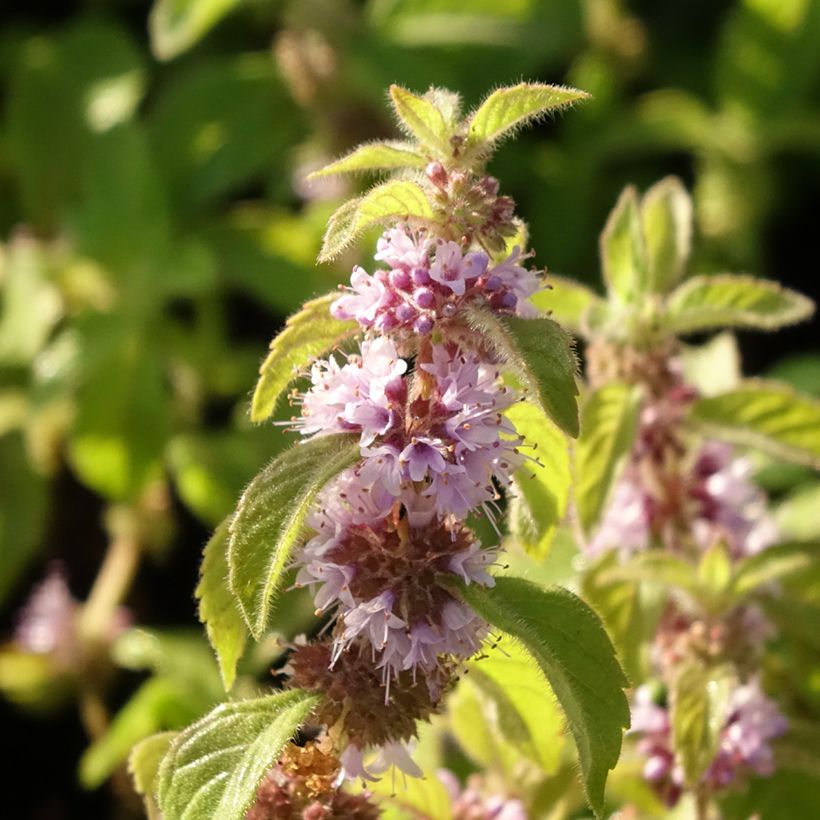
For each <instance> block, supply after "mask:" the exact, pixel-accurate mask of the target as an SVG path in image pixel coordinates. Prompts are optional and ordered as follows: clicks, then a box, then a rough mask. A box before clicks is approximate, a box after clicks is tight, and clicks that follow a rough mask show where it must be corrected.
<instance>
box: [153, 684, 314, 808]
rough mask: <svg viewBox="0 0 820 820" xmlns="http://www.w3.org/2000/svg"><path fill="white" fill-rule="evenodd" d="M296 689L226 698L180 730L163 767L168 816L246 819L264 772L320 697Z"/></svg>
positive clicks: (163, 805) (161, 795)
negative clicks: (228, 700) (233, 700)
mask: <svg viewBox="0 0 820 820" xmlns="http://www.w3.org/2000/svg"><path fill="white" fill-rule="evenodd" d="M318 700H319V699H318V697H316V696H315V695H311V694H309V693H307V692H305V691H302V690H299V689H294V690H292V691H289V692H280V693H277V694H275V695H270V696H268V697H264V698H258V699H256V700H244V701H239V702H237V703H223V704H221V705H220V706H217V707H216V709H214V710H213V711H212V712H210V713H208V714H207V715H205V717H203V718H201V719H200V720H198V721H197V722H196V723H194V724H192V725H191V726H189V727H188V728H187V729H185V731H183V732H181V733H180V734H179V735H178V736H177V737H176V738H175V739H174V741H173V742H172V743H171V747H170V749H169V750H168V753H167V754H166V755H165V757H164V758H163V760H162V764H161V765H160V770H159V789H158V795H157V796H158V798H159V806H160V809H161V810H162V814H163V817H164V819H165V820H200V819H201V818H205V817H218V818H220V820H243V818H244V817H245V812H246V811H247V810H248V808H249V807H250V805H251V803H252V802H253V799H254V797H255V795H256V791H257V789H258V788H259V783H260V782H261V780H262V778H263V777H264V775H265V772H266V771H267V770H268V769H269V768H270V767H271V766H272V765H273V764H274V763H275V762H276V760H277V758H278V757H279V754H280V752H281V751H282V749H283V748H284V746H285V744H286V743H287V742H288V741H289V740H290V739H291V738H292V737H293V735H294V734H295V733H296V731H297V730H298V729H299V727H300V726H301V725H302V723H303V722H304V720H305V718H307V716H308V715H309V714H310V712H311V710H312V709H313V708H314V707H315V706H316V704H317V703H318Z"/></svg>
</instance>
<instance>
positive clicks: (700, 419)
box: [690, 379, 820, 468]
mask: <svg viewBox="0 0 820 820" xmlns="http://www.w3.org/2000/svg"><path fill="white" fill-rule="evenodd" d="M690 418H691V419H692V421H694V422H695V423H696V424H697V425H698V426H699V427H701V428H702V429H703V430H704V431H705V432H706V433H708V434H709V435H713V436H715V437H716V438H720V439H724V440H725V441H729V442H732V443H735V444H740V445H746V446H749V447H756V448H758V449H760V450H762V451H763V452H765V453H769V454H770V455H773V456H775V457H776V458H782V459H785V460H787V461H794V462H797V463H798V464H805V465H807V466H809V467H815V468H820V401H818V400H817V399H814V398H811V397H810V396H805V395H802V394H800V393H798V392H796V391H795V390H793V389H792V388H791V387H789V386H787V385H785V384H780V383H778V382H770V381H764V380H762V379H749V380H746V381H744V382H742V383H741V384H740V385H739V386H738V387H736V388H734V389H733V390H730V391H729V392H727V393H722V394H720V395H718V396H711V397H704V398H700V399H698V400H697V401H696V402H695V403H694V405H693V406H692V409H691V414H690Z"/></svg>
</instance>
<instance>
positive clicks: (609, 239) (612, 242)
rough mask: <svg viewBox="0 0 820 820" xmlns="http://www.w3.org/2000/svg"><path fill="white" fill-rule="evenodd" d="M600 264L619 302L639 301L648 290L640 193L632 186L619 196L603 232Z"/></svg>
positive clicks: (611, 290)
mask: <svg viewBox="0 0 820 820" xmlns="http://www.w3.org/2000/svg"><path fill="white" fill-rule="evenodd" d="M601 266H602V268H603V273H604V281H605V282H606V284H607V288H608V289H609V291H610V293H611V294H612V295H613V296H616V297H617V298H618V300H619V301H621V302H623V303H625V304H636V303H637V302H638V300H639V299H640V298H641V296H642V295H643V294H644V293H645V292H646V286H647V276H648V271H647V266H648V260H647V252H646V245H645V244H644V237H643V226H642V224H641V214H640V209H639V206H638V192H637V191H636V190H635V188H634V187H633V186H631V185H630V186H629V187H627V188H625V189H624V191H623V193H622V194H621V195H620V197H618V201H617V202H616V203H615V207H614V208H613V210H612V213H610V215H609V218H608V219H607V222H606V227H605V228H604V232H603V233H602V234H601Z"/></svg>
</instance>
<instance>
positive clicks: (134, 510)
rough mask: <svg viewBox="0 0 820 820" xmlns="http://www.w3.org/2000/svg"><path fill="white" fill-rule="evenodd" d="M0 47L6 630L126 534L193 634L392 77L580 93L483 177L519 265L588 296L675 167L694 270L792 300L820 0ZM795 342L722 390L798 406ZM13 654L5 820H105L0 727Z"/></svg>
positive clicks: (137, 603)
mask: <svg viewBox="0 0 820 820" xmlns="http://www.w3.org/2000/svg"><path fill="white" fill-rule="evenodd" d="M0 26H1V28H0V103H1V104H2V108H1V109H0V111H1V112H2V113H1V114H0V240H2V244H1V245H0V609H1V610H2V621H0V633H1V634H2V636H3V639H4V640H5V639H9V640H10V639H11V636H12V633H13V630H14V626H15V621H16V618H17V617H18V616H16V615H15V613H17V612H18V611H19V608H20V606H21V605H22V604H23V603H24V601H25V600H26V598H27V596H28V594H29V592H30V590H31V588H32V585H33V584H35V583H36V582H37V581H38V580H39V579H41V578H42V577H43V576H44V575H45V573H46V572H47V569H48V567H49V566H50V565H52V562H54V561H55V560H56V561H62V562H63V564H64V567H65V570H66V574H67V576H68V581H69V585H70V587H71V591H72V593H73V595H74V596H75V597H76V598H77V599H79V600H83V599H84V598H85V596H86V595H87V594H88V591H89V588H90V587H91V585H92V583H93V580H94V577H95V575H96V572H97V569H98V567H99V564H100V562H101V560H102V556H103V554H104V552H105V548H106V544H107V542H108V540H109V539H110V538H111V537H114V536H116V534H117V533H118V532H120V531H121V530H122V529H123V528H126V529H128V531H129V532H131V533H136V537H137V538H138V540H139V542H140V545H141V548H142V551H143V554H144V556H145V560H144V561H143V562H142V564H141V567H140V569H139V572H138V575H137V577H136V580H135V583H134V586H133V589H132V590H131V593H130V595H129V597H128V605H129V608H130V610H131V617H132V619H133V621H134V622H136V623H139V624H145V625H149V626H151V627H153V628H160V627H169V626H174V627H180V626H181V627H184V626H187V627H195V625H196V617H195V605H194V602H193V598H192V593H193V589H194V587H195V584H196V574H197V567H198V563H199V557H200V551H201V547H202V544H203V542H204V541H205V539H206V538H207V536H208V533H209V531H210V530H211V529H212V528H213V526H214V525H216V524H217V523H218V522H219V521H220V520H221V519H222V518H223V517H224V516H225V515H226V514H227V513H228V512H229V511H230V510H231V509H232V507H233V503H234V500H235V498H236V496H237V495H238V493H239V492H240V490H241V488H242V487H243V485H244V484H245V482H246V481H247V480H248V479H249V478H250V477H251V476H252V475H253V474H254V473H255V471H256V470H257V469H258V468H259V467H260V466H261V465H262V464H263V463H264V462H265V461H267V460H268V459H269V458H270V457H271V455H272V454H273V453H274V452H275V451H276V450H277V449H278V448H279V447H281V446H282V445H283V443H284V441H285V436H284V435H283V434H282V433H280V432H279V431H278V430H276V429H271V428H270V427H267V428H252V426H251V425H250V423H249V422H248V420H247V401H248V396H249V391H250V390H251V389H252V387H253V384H254V380H255V375H256V369H257V367H258V364H259V362H260V360H261V358H262V357H263V354H264V352H265V349H266V346H267V343H268V341H269V339H270V338H271V337H272V336H273V335H274V333H275V332H276V331H277V329H278V328H279V326H280V325H281V323H282V321H283V318H284V317H285V316H286V315H287V314H288V313H289V312H291V311H292V310H294V309H295V308H296V307H297V306H298V305H299V303H300V302H301V301H302V300H304V299H305V298H307V297H310V296H312V295H316V294H320V293H322V292H326V291H328V290H330V289H332V288H333V287H334V286H335V285H336V283H338V282H339V281H341V280H342V279H343V278H344V277H345V276H346V274H347V273H348V272H349V270H350V266H351V264H353V263H354V262H355V261H357V257H356V256H355V255H353V254H350V255H348V256H346V257H345V258H343V259H341V260H339V262H338V263H337V264H336V265H334V266H324V267H322V268H318V267H316V266H315V265H314V262H313V260H314V258H315V256H316V253H317V251H318V247H319V244H320V239H321V235H322V232H323V230H324V226H325V223H326V219H327V217H328V215H329V214H330V213H331V212H332V210H333V209H334V207H335V206H336V205H337V204H338V202H339V200H340V198H341V197H343V196H345V195H346V194H349V193H350V192H351V188H349V187H346V186H347V185H349V183H343V182H333V181H331V182H326V181H325V182H323V183H321V184H318V183H317V184H314V185H312V186H311V185H309V184H308V183H307V182H306V181H305V176H306V174H307V173H309V171H310V170H311V169H313V168H315V167H317V166H318V165H320V164H322V163H324V162H326V161H327V160H329V159H330V158H332V157H334V156H336V155H338V154H339V153H341V152H343V151H344V150H346V149H347V148H349V147H351V146H352V145H354V144H355V143H357V142H359V141H361V140H363V139H369V138H375V137H380V136H384V135H391V134H392V133H393V131H392V128H393V126H392V125H391V118H390V116H389V114H388V112H387V107H386V104H385V102H386V95H385V92H386V88H387V86H388V85H389V84H390V83H392V82H398V83H400V84H403V85H406V86H407V87H409V88H411V89H413V90H415V91H424V90H425V89H426V88H427V87H429V86H430V85H431V84H433V85H438V86H445V87H448V88H451V89H454V90H458V91H459V92H461V93H462V94H463V96H464V98H465V101H466V103H467V104H468V105H471V104H474V103H476V102H477V101H478V100H479V99H480V98H481V97H482V96H483V95H484V94H485V93H486V92H487V91H489V90H490V89H492V88H493V87H494V86H496V85H500V84H505V83H513V82H516V81H518V80H520V79H522V78H523V79H533V80H541V81H545V82H554V83H566V84H570V85H574V86H577V87H580V88H583V89H585V90H587V91H589V92H591V94H592V95H593V99H592V101H590V102H588V103H587V104H585V105H584V106H582V107H579V108H577V109H575V110H573V111H571V112H569V113H567V114H565V115H563V116H561V117H560V118H558V119H557V120H555V121H548V122H545V123H544V124H542V125H540V126H538V127H536V128H534V129H532V130H531V131H528V132H526V133H524V134H522V135H521V137H520V138H519V139H518V140H517V141H516V142H515V143H512V144H510V145H508V146H506V147H504V148H503V149H502V150H501V151H500V153H499V155H498V157H497V159H496V160H495V161H494V164H493V166H492V171H493V173H495V174H496V175H497V176H498V177H499V178H500V179H501V181H502V188H503V190H504V191H505V192H507V193H510V194H512V195H513V196H514V197H515V198H516V200H517V201H518V203H519V209H520V213H521V215H522V216H523V217H524V218H525V219H527V220H528V221H529V222H530V226H531V241H532V244H533V246H534V248H535V249H536V251H537V256H536V260H537V262H538V264H539V265H541V266H545V265H546V266H548V267H549V269H551V270H553V271H555V272H560V273H562V274H565V275H570V276H575V277H578V278H581V279H584V280H587V281H590V282H594V281H597V280H598V262H597V235H598V232H599V230H600V228H601V227H602V224H603V221H604V218H605V216H606V214H607V212H608V211H609V209H610V208H611V206H612V204H613V203H614V200H615V198H616V196H617V194H618V192H619V191H620V189H621V188H622V187H623V186H624V185H625V184H627V183H628V182H634V183H637V184H638V185H639V186H641V187H646V186H648V185H649V184H650V183H652V182H654V181H656V180H657V179H659V178H660V177H661V176H663V175H666V174H669V173H674V174H678V175H680V176H681V177H682V178H683V179H684V181H685V182H686V184H687V185H688V186H690V187H691V188H692V190H693V192H694V196H695V202H696V219H697V229H698V238H697V240H696V245H695V247H696V249H697V252H696V257H695V260H694V266H693V267H694V270H695V271H703V272H705V271H709V272H718V271H721V270H727V271H738V272H741V271H742V272H749V273H759V274H761V275H765V276H769V277H772V278H776V279H779V280H780V281H782V282H783V283H785V284H789V285H792V286H794V287H796V288H798V289H801V290H803V291H804V292H807V293H809V295H813V296H814V297H815V298H817V296H818V295H819V294H818V284H817V273H816V271H817V250H816V234H817V220H818V214H820V0H735V1H734V2H728V1H726V0H689V2H685V3H682V2H680V1H679V0H642V2H637V1H636V2H631V3H626V2H617V0H585V2H574V0H470V2H464V1H463V0H461V1H459V0H368V1H367V2H364V1H362V2H345V1H344V0H292V1H291V2H285V0H157V2H154V3H153V4H151V3H148V2H138V1H137V0H108V2H105V1H104V0H87V2H71V0H64V2H60V3H57V2H54V3H51V4H49V3H47V2H41V1H40V0H28V2H19V3H17V4H15V3H14V2H12V0H6V2H5V3H3V5H2V8H1V9H0ZM354 184H355V183H354ZM362 184H366V182H365V181H362ZM369 250H370V248H365V249H364V250H362V251H360V254H361V256H362V258H366V257H367V256H369ZM816 334H817V325H816V323H815V324H813V325H806V326H802V327H799V328H794V329H791V330H789V331H786V332H783V333H780V334H778V335H777V336H775V337H765V336H763V337H755V338H752V337H751V336H750V337H749V338H745V337H744V338H743V339H742V346H743V350H744V353H745V354H746V356H745V358H746V363H747V370H749V371H751V372H753V373H757V372H762V371H764V370H767V369H770V368H772V367H775V366H776V367H777V369H778V372H779V374H780V375H781V376H785V377H787V378H790V379H792V380H794V381H795V382H797V383H799V384H800V386H801V387H803V388H804V389H807V390H810V391H814V392H820V358H818V350H819V349H820V342H818V339H817V335H816ZM8 652H11V650H8ZM8 652H7V654H8ZM10 663H11V662H9V661H8V659H7V660H6V661H5V662H0V688H2V689H4V690H5V691H6V695H7V697H8V700H6V701H4V702H2V703H0V717H2V720H3V725H4V727H7V728H6V736H7V737H9V736H14V737H16V738H18V740H17V742H16V743H15V744H14V747H13V748H14V749H15V753H14V756H15V763H14V764H13V765H15V766H16V767H18V768H19V772H15V773H14V776H13V778H12V779H11V782H14V783H15V784H16V786H15V791H16V792H18V793H19V795H21V799H22V797H23V796H25V799H24V805H25V807H26V808H25V809H24V810H22V811H21V813H20V814H18V815H15V816H26V817H28V816H31V817H42V818H63V817H98V816H109V815H110V816H115V815H114V809H113V808H112V806H113V805H114V802H113V798H112V795H111V793H110V792H108V791H105V790H96V791H90V792H89V791H84V790H82V789H81V788H80V787H79V786H78V785H77V777H76V761H77V759H78V758H79V757H80V755H81V753H82V751H83V749H84V748H85V746H86V739H85V736H84V733H83V729H82V727H81V724H80V721H79V719H78V717H77V716H76V712H75V710H74V709H72V708H70V707H68V706H63V707H62V708H57V710H56V712H55V711H54V710H53V709H52V711H51V712H50V713H49V715H48V717H47V718H46V717H44V716H43V715H42V714H37V712H38V711H39V712H42V708H41V707H42V706H43V704H42V703H29V704H28V705H29V706H30V707H31V706H34V707H37V708H35V709H34V712H35V714H32V712H31V709H29V710H28V711H21V710H20V709H19V708H17V706H15V705H12V703H11V702H12V701H15V700H17V701H18V702H19V701H27V700H37V698H34V697H33V696H30V695H27V694H25V693H22V692H17V691H15V686H16V683H15V681H16V680H17V678H19V674H20V673H19V668H18V667H16V666H13V664H12V665H10ZM121 665H122V666H128V663H122V664H121ZM137 665H139V664H137ZM149 665H150V664H149ZM69 671H70V670H69ZM32 674H34V675H35V677H36V674H35V673H32ZM15 675H16V676H17V678H15ZM143 677H144V674H143ZM143 677H141V676H140V674H139V673H136V672H132V673H128V674H125V675H121V676H120V677H118V678H117V679H116V680H115V682H114V683H113V684H111V688H110V689H109V694H110V698H111V699H112V703H113V705H114V706H117V705H118V704H122V703H125V702H127V700H128V698H129V696H130V695H131V694H132V693H133V692H134V691H135V689H136V688H137V686H138V685H139V684H140V682H141V681H142V680H143ZM48 686H49V687H51V684H50V683H49V684H48ZM206 688H207V687H206ZM52 694H53V693H52ZM59 694H60V693H57V695H59ZM57 695H54V696H53V697H51V696H49V697H46V698H44V701H54V700H59V699H60V697H58V696H57ZM204 697H205V701H207V699H208V697H210V695H207V696H204ZM51 705H52V707H53V705H54V704H53V703H52V704H51ZM195 713H196V710H194V714H195ZM175 715H176V713H175ZM176 717H178V718H179V720H180V721H181V722H184V721H186V720H189V719H190V715H176ZM174 719H176V718H173V719H169V720H167V721H165V722H166V723H173V720H174ZM161 722H162V721H160V723H161ZM159 728H162V727H161V726H160V727H159ZM86 775H87V773H86ZM86 780H87V781H88V782H89V783H90V782H92V781H93V780H94V778H93V777H88V776H86Z"/></svg>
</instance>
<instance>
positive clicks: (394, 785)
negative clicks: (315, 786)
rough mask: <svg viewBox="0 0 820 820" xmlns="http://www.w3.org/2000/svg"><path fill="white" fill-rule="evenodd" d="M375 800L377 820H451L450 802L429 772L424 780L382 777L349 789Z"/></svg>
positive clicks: (438, 782)
mask: <svg viewBox="0 0 820 820" xmlns="http://www.w3.org/2000/svg"><path fill="white" fill-rule="evenodd" d="M352 788H353V790H354V791H356V792H359V793H361V792H362V791H364V792H367V793H369V794H372V795H376V796H377V801H374V802H378V806H379V817H380V818H381V820H452V816H453V815H452V812H451V810H450V807H451V804H452V798H451V797H450V793H449V792H448V791H447V789H446V788H445V787H444V783H442V782H441V780H439V779H438V777H436V776H435V773H433V772H429V773H428V772H425V777H423V778H420V777H391V776H390V775H388V776H387V777H382V778H380V779H379V780H377V781H376V782H374V783H366V784H365V786H364V788H362V786H361V784H358V783H357V784H356V785H355V786H353V787H352Z"/></svg>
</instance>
